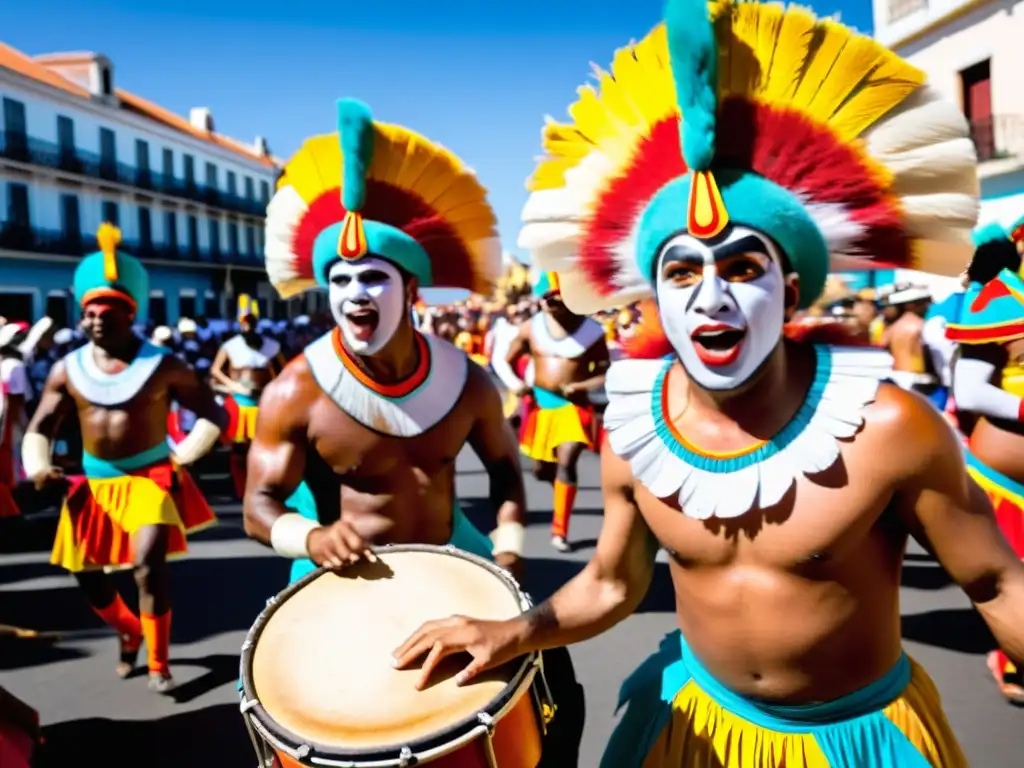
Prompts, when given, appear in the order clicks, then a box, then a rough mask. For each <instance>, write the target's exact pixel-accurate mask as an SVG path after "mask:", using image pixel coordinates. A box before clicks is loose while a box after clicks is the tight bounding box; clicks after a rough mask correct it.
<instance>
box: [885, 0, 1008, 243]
mask: <svg viewBox="0 0 1024 768" xmlns="http://www.w3.org/2000/svg"><path fill="white" fill-rule="evenodd" d="M873 11H874V25H875V37H876V38H877V39H878V40H879V42H881V43H883V44H884V45H886V46H888V47H889V48H891V49H893V50H894V51H896V52H898V53H899V54H900V55H901V56H903V57H904V58H906V59H907V60H908V61H910V62H911V63H913V64H914V65H916V66H917V67H920V68H921V69H922V70H924V71H925V72H926V73H927V75H928V80H929V81H930V82H931V84H932V85H933V86H935V87H936V88H938V89H939V90H941V91H942V92H943V93H944V94H945V95H946V97H947V98H949V99H950V100H951V101H953V102H954V103H956V104H959V105H960V106H961V108H962V109H963V111H964V114H965V115H966V116H967V119H968V121H969V123H970V126H971V133H972V135H973V138H974V143H975V146H976V147H977V149H978V159H979V161H980V162H979V167H978V175H979V177H980V178H981V191H982V211H981V218H980V220H979V223H980V224H986V223H989V222H993V221H994V222H998V223H1000V224H1002V225H1004V226H1007V227H1008V226H1011V225H1012V224H1013V223H1014V222H1016V220H1017V219H1019V218H1020V217H1022V216H1024V87H1022V86H1021V73H1022V72H1024V44H1022V41H1024V0H974V1H973V2H972V1H971V0H873Z"/></svg>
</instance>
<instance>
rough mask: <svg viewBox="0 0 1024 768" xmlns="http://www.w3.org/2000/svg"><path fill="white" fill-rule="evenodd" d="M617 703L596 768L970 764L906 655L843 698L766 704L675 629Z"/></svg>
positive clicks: (947, 767)
mask: <svg viewBox="0 0 1024 768" xmlns="http://www.w3.org/2000/svg"><path fill="white" fill-rule="evenodd" d="M672 645H675V646H676V649H673V648H672V647H671V646H672ZM679 646H682V649H683V650H682V653H681V654H680V652H679V650H678V647H679ZM656 658H657V659H658V660H657V661H654V659H656ZM672 658H675V659H676V661H674V662H672V661H670V659H672ZM673 692H674V693H673ZM623 698H624V699H625V700H626V701H628V703H629V709H628V710H627V712H626V714H625V715H624V716H623V718H622V720H621V721H620V723H619V726H618V727H617V728H616V731H615V733H614V734H613V735H612V739H611V741H610V742H609V744H608V750H607V751H606V752H605V756H604V759H603V760H602V762H601V766H602V768H968V766H967V760H966V759H965V758H964V755H963V753H962V752H961V750H960V746H959V745H958V744H957V741H956V738H955V737H954V736H953V732H952V730H951V728H950V727H949V723H948V722H947V721H946V718H945V716H944V715H943V713H942V705H941V701H940V698H939V693H938V691H937V690H936V688H935V684H934V683H933V682H932V681H931V679H930V678H929V677H928V675H927V674H926V673H925V672H924V670H923V669H921V667H920V666H918V665H917V663H916V662H914V661H913V660H911V659H910V658H909V657H907V656H905V655H904V656H903V657H902V658H901V659H900V661H899V662H898V663H897V664H896V666H895V667H894V668H893V670H892V671H890V672H889V673H888V674H887V675H885V676H884V677H883V678H882V679H880V680H877V681H876V682H874V683H872V684H871V685H869V686H867V687H866V688H864V689H862V690H860V691H857V692H855V693H853V694H850V695H849V696H846V697H843V698H842V699H839V700H836V701H832V702H826V703H824V704H815V705H807V706H785V707H784V706H771V705H767V704H764V703H758V702H753V701H749V700H747V699H744V698H742V697H741V696H739V695H737V694H735V693H733V692H731V691H729V690H728V689H726V688H725V687H724V686H723V685H722V684H721V683H719V682H718V681H717V680H715V679H714V678H712V677H711V675H710V673H709V672H708V671H707V670H706V669H704V668H703V666H701V665H700V662H698V661H697V660H696V659H695V658H694V657H693V654H692V653H691V652H690V651H689V649H688V648H687V647H686V645H685V641H683V640H682V636H681V635H680V634H679V633H674V634H673V635H669V637H668V638H666V641H665V643H664V644H663V645H662V651H660V652H659V654H656V656H655V657H652V659H651V660H648V662H646V663H645V665H644V667H641V669H640V670H638V672H637V673H636V674H634V676H633V677H632V678H631V679H630V680H629V681H627V683H626V685H624V686H623Z"/></svg>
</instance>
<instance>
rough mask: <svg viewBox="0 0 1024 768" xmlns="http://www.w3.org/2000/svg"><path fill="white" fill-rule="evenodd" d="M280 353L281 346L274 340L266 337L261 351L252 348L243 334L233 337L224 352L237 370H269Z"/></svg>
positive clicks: (225, 346)
mask: <svg viewBox="0 0 1024 768" xmlns="http://www.w3.org/2000/svg"><path fill="white" fill-rule="evenodd" d="M280 351H281V345H280V344H279V343H278V342H277V341H275V340H274V339H269V338H267V337H265V336H264V337H263V338H262V339H261V341H260V346H259V349H253V348H252V347H250V346H249V342H248V341H246V340H245V336H243V335H242V334H238V335H237V336H233V337H232V338H231V339H229V340H228V342H227V343H225V344H224V352H225V353H226V354H227V356H228V361H229V362H230V363H231V367H232V368H235V369H236V370H240V369H242V368H252V369H260V368H268V367H269V366H270V364H271V363H272V362H274V358H275V357H276V356H277V353H278V352H280Z"/></svg>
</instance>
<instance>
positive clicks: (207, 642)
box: [0, 456, 1024, 768]
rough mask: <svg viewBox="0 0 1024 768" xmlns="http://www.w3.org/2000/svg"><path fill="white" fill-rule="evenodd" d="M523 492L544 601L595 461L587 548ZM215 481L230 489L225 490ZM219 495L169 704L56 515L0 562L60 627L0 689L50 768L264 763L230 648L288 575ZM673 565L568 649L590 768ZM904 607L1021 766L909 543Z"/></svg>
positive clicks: (1007, 757) (958, 702)
mask: <svg viewBox="0 0 1024 768" xmlns="http://www.w3.org/2000/svg"><path fill="white" fill-rule="evenodd" d="M459 466H460V475H459V481H458V483H459V493H460V498H462V499H463V500H464V502H465V503H466V504H467V505H469V506H470V510H469V511H470V513H471V516H474V515H475V514H477V513H478V512H479V509H480V507H481V505H486V501H484V499H485V498H486V491H487V477H486V474H485V473H484V472H483V469H482V467H481V466H480V464H479V463H478V462H477V461H476V459H475V458H473V457H471V456H464V457H462V459H461V460H460V465H459ZM528 483H529V485H528V492H529V499H530V508H531V509H532V510H534V512H532V513H531V515H530V527H529V530H528V534H527V551H528V554H529V555H530V557H531V560H530V563H529V572H528V576H527V586H528V588H529V589H530V590H531V592H532V593H533V594H534V596H535V597H538V598H540V597H543V596H545V595H547V594H549V593H550V592H551V591H552V589H554V588H555V587H557V586H558V585H559V584H561V583H562V582H564V581H565V580H566V579H568V578H569V577H571V576H572V575H573V574H574V573H575V572H576V571H577V570H578V569H579V568H580V567H581V566H582V564H583V563H584V562H585V561H586V559H587V558H588V557H589V555H590V553H591V552H592V551H593V545H594V540H595V539H596V538H597V534H598V530H599V528H600V522H601V518H600V491H599V490H598V467H597V461H596V457H594V456H586V457H584V461H583V465H582V471H581V490H580V493H579V497H578V500H577V506H578V507H579V509H578V511H577V513H576V516H575V517H574V519H573V529H572V539H574V540H575V541H576V542H577V545H578V549H577V550H576V551H575V552H574V553H572V554H570V555H560V554H557V553H555V552H554V551H553V550H552V549H551V548H550V547H549V545H548V533H547V531H548V529H547V524H548V522H549V520H550V509H551V499H550V490H549V489H548V487H547V486H541V485H540V484H538V483H535V482H534V481H533V480H532V479H530V480H528ZM206 485H208V486H209V487H211V488H212V489H216V488H222V489H226V487H227V486H226V483H225V482H224V481H223V480H219V481H218V480H213V481H212V482H209V483H206ZM211 500H212V501H213V502H214V503H215V505H216V509H217V512H218V514H219V515H220V519H221V525H220V526H218V527H217V528H214V529H211V530H209V531H206V532H204V533H203V534H201V535H199V536H197V537H196V538H195V539H194V540H193V545H192V551H191V555H190V557H189V558H188V559H186V560H183V561H181V562H180V563H176V564H175V565H174V571H173V573H174V594H175V613H174V636H173V640H174V645H173V647H172V649H171V650H172V658H171V661H172V664H173V668H174V673H175V676H176V678H177V679H178V681H179V688H178V690H177V692H176V696H175V698H165V697H160V696H157V695H154V694H152V693H149V692H148V691H147V690H146V682H145V678H144V676H142V677H136V678H133V679H129V680H125V681H120V680H117V679H116V678H115V677H114V674H113V668H114V663H115V654H116V650H115V647H116V644H115V641H114V638H113V636H112V635H111V634H110V632H109V631H107V630H106V629H104V627H103V626H102V625H101V623H100V621H99V620H98V619H97V618H95V617H94V616H93V615H92V613H91V611H90V610H89V609H88V608H87V606H86V604H85V602H84V600H83V599H82V597H81V596H80V595H79V594H78V592H77V591H76V589H75V585H74V581H73V580H72V579H71V578H70V577H69V576H67V575H66V574H64V573H63V572H62V571H59V570H58V569H55V568H53V567H51V566H50V565H49V564H48V563H47V560H48V547H49V543H50V541H49V536H50V535H51V532H52V529H53V524H54V521H53V518H52V517H42V518H35V519H33V521H32V522H31V523H30V524H29V525H28V526H27V528H23V529H22V530H20V531H19V532H18V533H17V539H16V540H17V541H18V542H19V547H20V548H21V551H19V552H18V553H16V554H5V555H0V623H2V624H13V625H16V626H22V627H30V628H33V629H36V630H62V631H64V636H63V638H62V639H61V641H60V642H58V643H55V644H48V643H43V642H40V641H31V640H6V641H3V643H2V644H0V681H2V684H3V685H4V686H5V687H6V688H8V689H9V690H10V691H11V692H12V693H14V694H15V695H17V696H19V697H21V698H22V699H24V700H25V701H27V702H28V703H30V704H32V705H33V706H34V707H36V708H37V709H38V710H39V711H40V714H41V717H42V720H43V723H44V724H45V726H46V730H45V735H46V739H47V745H46V750H45V752H44V759H43V760H42V761H41V763H40V765H41V766H42V767H43V768H49V767H50V766H54V767H56V766H60V767H61V768H64V766H67V765H72V764H78V763H79V762H82V761H88V760H89V759H90V758H94V759H97V760H100V761H102V762H103V764H104V765H105V766H107V768H117V767H119V766H125V768H128V766H131V768H139V766H145V768H162V767H163V766H167V767H168V768H170V766H175V768H181V767H182V766H184V767H186V768H233V767H234V766H246V767H249V768H251V767H252V766H255V764H256V759H255V755H254V753H253V751H252V747H251V745H250V743H249V740H248V737H247V736H246V733H245V730H244V727H243V725H242V721H241V718H240V716H239V713H238V705H237V695H236V693H235V681H236V679H237V676H238V659H237V652H238V649H239V646H240V645H241V643H242V640H243V638H244V636H245V633H246V631H247V630H248V628H249V626H250V625H251V624H252V621H253V619H254V617H255V616H256V615H257V614H258V613H259V611H260V610H261V609H262V607H263V605H264V603H265V600H266V598H267V597H268V596H270V595H271V594H274V593H275V592H277V591H279V589H280V588H281V586H282V585H283V584H284V583H285V581H286V578H287V565H286V563H284V562H283V561H281V560H280V559H278V558H277V557H275V556H274V555H273V554H272V553H270V552H269V551H268V550H267V549H265V548H263V547H261V546H259V545H257V544H254V543H253V542H251V541H248V540H247V539H246V538H245V534H244V533H243V531H242V528H241V517H240V509H239V505H238V504H237V503H226V502H225V497H224V496H219V497H218V496H217V495H216V494H215V493H214V494H212V495H211ZM14 540H15V539H14V537H13V534H11V532H10V529H9V528H4V529H0V547H3V551H5V552H9V551H10V550H11V547H12V546H13V544H12V542H13V541H14ZM26 548H28V549H30V550H31V551H26ZM665 568H666V566H664V565H661V566H660V567H659V572H658V574H657V575H656V583H655V586H654V588H653V589H652V593H651V594H650V595H649V596H648V598H647V600H646V601H645V603H644V605H643V606H642V609H641V612H639V613H637V614H636V615H635V616H633V617H632V618H630V619H629V620H627V621H626V622H624V623H623V624H621V625H620V626H618V627H617V628H615V629H614V630H613V631H611V632H609V633H607V634H606V635H604V636H602V637H599V638H597V639H595V640H592V641H589V642H587V643H583V644H581V645H579V646H577V647H575V648H574V649H573V657H574V660H575V664H576V669H577V674H578V675H579V678H580V680H581V681H582V682H583V683H584V685H585V686H586V692H587V710H588V712H587V730H586V734H585V738H584V748H583V754H582V759H581V765H582V766H584V768H591V767H592V766H596V765H597V762H598V759H599V756H600V753H601V748H602V746H603V744H604V742H605V740H606V738H607V736H608V734H609V733H610V731H611V728H612V726H613V724H614V707H615V701H616V699H617V695H618V686H619V684H620V683H621V681H622V680H623V678H624V677H625V676H626V675H627V674H628V673H629V672H630V671H632V670H633V669H634V668H635V666H636V665H637V664H638V663H639V662H640V661H642V660H643V658H645V656H646V655H647V654H648V653H649V652H651V651H652V650H654V649H655V648H656V647H657V643H658V641H659V640H660V639H661V637H662V636H663V635H664V634H665V633H666V632H668V631H670V630H671V629H672V628H673V620H672V596H671V587H670V585H669V583H668V575H667V573H666V572H665ZM127 584H128V581H127V579H126V585H127ZM126 594H133V589H128V590H126ZM902 598H903V617H904V620H903V633H904V637H905V638H906V641H907V649H908V651H909V652H910V653H911V654H912V655H913V656H914V657H915V658H916V659H917V660H918V661H920V662H921V663H922V664H923V665H924V666H925V667H926V668H927V669H928V671H929V672H930V673H931V675H932V676H933V677H934V678H935V680H936V682H937V684H938V686H939V689H940V690H941V692H942V696H943V699H944V703H945V707H946V712H947V713H948V715H949V718H950V720H951V722H952V724H953V728H954V729H955V730H956V733H957V735H958V736H959V738H960V740H961V743H962V744H963V746H964V749H965V751H966V753H967V756H968V759H969V761H970V763H971V765H972V766H977V767H978V768H1018V767H1019V766H1020V765H1022V764H1024V752H1022V745H1024V740H1022V737H1021V729H1022V728H1024V710H1018V709H1012V708H1011V707H1009V706H1007V705H1005V704H1003V703H1002V701H1001V699H1000V698H999V696H998V694H997V692H996V689H995V687H994V685H993V684H992V682H991V680H990V678H989V676H988V673H987V671H986V669H985V664H984V658H983V655H984V652H985V651H986V650H988V647H989V643H990V640H989V637H988V634H987V630H986V629H985V627H984V625H983V624H982V623H981V621H980V619H978V617H977V616H976V614H975V613H974V612H973V611H972V609H971V608H970V605H969V603H968V602H967V600H966V598H965V597H964V596H963V595H962V594H961V593H960V592H959V591H958V590H957V589H956V588H955V587H953V586H951V585H950V583H949V579H948V578H947V577H946V575H945V573H944V572H943V571H942V570H941V569H940V568H939V567H938V566H937V565H935V564H934V562H932V560H931V559H930V558H929V557H927V556H926V555H924V554H923V553H922V552H921V550H919V549H916V548H915V549H914V550H912V552H911V554H910V555H909V556H908V558H907V563H906V567H905V569H904V577H903V590H902ZM865 768H869V767H867V766H866V767H865Z"/></svg>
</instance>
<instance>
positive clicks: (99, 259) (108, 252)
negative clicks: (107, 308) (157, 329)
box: [73, 222, 149, 322]
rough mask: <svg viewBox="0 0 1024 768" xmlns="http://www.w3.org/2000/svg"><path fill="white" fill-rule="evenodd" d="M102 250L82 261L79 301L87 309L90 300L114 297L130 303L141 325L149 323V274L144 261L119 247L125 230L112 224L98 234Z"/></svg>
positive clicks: (77, 287)
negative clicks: (143, 264)
mask: <svg viewBox="0 0 1024 768" xmlns="http://www.w3.org/2000/svg"><path fill="white" fill-rule="evenodd" d="M96 242H97V244H98V245H99V248H100V249H99V250H98V251H96V252H95V253H91V254H89V255H88V256H86V257H85V258H84V259H82V261H81V263H80V264H79V265H78V267H77V269H75V276H74V279H73V285H74V291H75V299H76V301H78V305H79V306H81V307H84V306H85V305H86V304H88V303H89V302H90V301H95V300H96V299H102V298H104V297H113V298H118V299H122V300H123V301H127V302H128V303H129V304H130V305H131V306H132V307H133V308H134V309H135V318H136V320H137V321H138V322H145V320H146V317H147V313H148V311H149V273H148V272H146V268H145V267H144V266H142V262H141V261H139V260H138V259H136V258H135V257H134V256H129V255H128V254H127V253H124V252H123V251H119V250H118V249H117V248H118V246H119V245H120V244H121V230H119V229H118V228H117V227H115V226H114V225H113V224H111V223H110V222H105V223H103V224H102V225H101V226H100V228H99V230H97V232H96Z"/></svg>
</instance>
